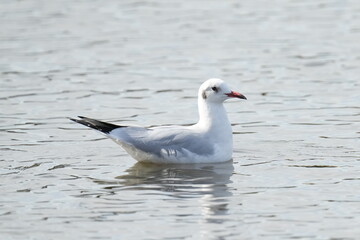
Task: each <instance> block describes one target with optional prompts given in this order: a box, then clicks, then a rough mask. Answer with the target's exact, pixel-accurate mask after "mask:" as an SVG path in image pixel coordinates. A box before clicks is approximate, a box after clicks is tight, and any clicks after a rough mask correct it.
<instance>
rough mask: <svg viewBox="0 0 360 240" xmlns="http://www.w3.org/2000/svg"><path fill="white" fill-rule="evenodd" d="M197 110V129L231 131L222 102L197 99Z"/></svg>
mask: <svg viewBox="0 0 360 240" xmlns="http://www.w3.org/2000/svg"><path fill="white" fill-rule="evenodd" d="M198 108H199V122H198V123H197V124H196V125H197V126H198V127H200V128H202V129H204V130H208V131H209V130H210V131H211V130H216V129H218V130H220V129H224V128H225V129H230V131H231V125H230V122H229V119H228V117H227V114H226V110H225V107H224V105H223V103H222V102H220V103H217V102H206V101H205V99H203V98H202V97H199V99H198Z"/></svg>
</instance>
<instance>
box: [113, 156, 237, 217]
mask: <svg viewBox="0 0 360 240" xmlns="http://www.w3.org/2000/svg"><path fill="white" fill-rule="evenodd" d="M233 170H234V167H233V163H232V162H226V163H218V164H184V165H156V164H143V163H136V164H135V165H134V166H132V167H131V168H129V169H127V170H126V172H127V173H126V174H125V175H121V176H118V177H116V179H117V180H118V184H119V183H120V184H121V185H122V188H126V189H127V190H129V189H133V190H157V191H160V192H161V193H166V194H167V195H170V196H172V197H176V198H198V199H199V201H200V203H201V211H202V213H203V215H204V216H219V215H226V214H227V211H228V199H227V198H228V197H229V196H231V195H232V194H231V192H230V191H229V188H228V184H229V183H231V181H230V177H231V175H232V173H233ZM206 219H207V221H215V222H216V221H218V220H217V219H214V218H206Z"/></svg>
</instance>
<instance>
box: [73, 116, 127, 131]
mask: <svg viewBox="0 0 360 240" xmlns="http://www.w3.org/2000/svg"><path fill="white" fill-rule="evenodd" d="M78 118H80V119H75V118H69V119H70V120H71V121H74V122H76V123H79V124H82V125H84V126H87V127H89V128H92V129H95V130H98V131H100V132H103V133H105V134H108V133H110V132H111V131H112V130H114V129H115V128H120V127H124V126H119V125H115V124H112V123H107V122H102V121H99V120H96V119H92V118H87V117H83V116H78Z"/></svg>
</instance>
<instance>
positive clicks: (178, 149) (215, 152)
mask: <svg viewBox="0 0 360 240" xmlns="http://www.w3.org/2000/svg"><path fill="white" fill-rule="evenodd" d="M231 97H237V98H242V99H246V98H245V97H244V96H243V95H241V94H239V93H237V92H233V91H231V90H230V89H229V87H228V86H227V85H226V84H225V82H223V81H222V80H220V79H209V80H207V81H206V82H204V83H203V84H202V85H201V86H200V89H199V93H198V108H199V121H198V123H196V124H194V125H192V126H164V127H153V128H142V127H127V126H117V125H114V124H110V123H105V122H101V121H98V120H95V119H90V118H86V117H79V118H80V119H71V120H73V121H75V122H77V123H80V124H83V125H86V126H88V127H90V128H93V129H96V130H98V131H101V132H102V133H104V134H106V136H107V137H109V138H111V139H112V140H114V141H115V142H116V143H118V144H119V145H120V146H122V147H123V148H124V149H125V151H127V152H128V153H129V154H130V155H131V156H132V157H133V158H134V159H136V160H137V161H139V162H153V163H216V162H225V161H229V160H231V157H232V149H233V147H232V129H231V125H230V122H229V120H228V117H227V114H226V111H225V108H224V105H223V102H224V101H225V100H226V99H228V98H231Z"/></svg>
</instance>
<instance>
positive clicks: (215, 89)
mask: <svg viewBox="0 0 360 240" xmlns="http://www.w3.org/2000/svg"><path fill="white" fill-rule="evenodd" d="M211 89H212V90H213V91H214V92H218V91H219V89H218V88H217V87H212V88H211Z"/></svg>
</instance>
